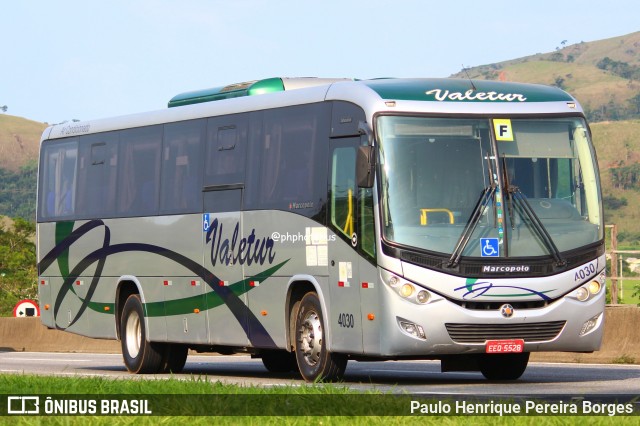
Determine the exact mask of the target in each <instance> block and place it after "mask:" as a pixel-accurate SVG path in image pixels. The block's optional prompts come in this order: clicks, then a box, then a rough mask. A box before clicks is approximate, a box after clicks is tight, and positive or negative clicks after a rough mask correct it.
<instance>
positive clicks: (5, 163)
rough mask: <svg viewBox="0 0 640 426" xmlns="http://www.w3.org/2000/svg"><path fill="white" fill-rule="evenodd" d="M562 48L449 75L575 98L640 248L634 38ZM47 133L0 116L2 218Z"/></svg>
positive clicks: (626, 231) (618, 215)
mask: <svg viewBox="0 0 640 426" xmlns="http://www.w3.org/2000/svg"><path fill="white" fill-rule="evenodd" d="M561 47H562V48H559V49H557V50H556V51H554V52H549V53H539V54H536V55H532V56H527V57H524V58H519V59H514V60H510V61H505V62H500V63H497V64H488V65H482V66H479V67H474V68H470V69H468V70H466V73H464V72H461V73H458V74H456V75H455V77H461V78H466V75H467V74H468V75H469V77H471V78H474V79H493V80H506V81H520V82H530V83H540V84H548V85H556V86H560V87H562V88H563V89H565V90H567V91H568V92H569V93H571V94H572V95H574V96H575V97H576V98H577V99H578V100H579V101H580V103H581V104H582V106H583V107H584V108H585V111H586V112H587V115H588V117H589V119H590V121H591V129H592V132H593V139H594V144H595V146H596V151H597V153H598V159H599V164H600V175H601V179H602V189H603V194H604V196H605V220H606V222H607V223H616V224H618V226H619V236H620V238H621V239H622V240H623V241H625V242H626V243H627V244H635V245H640V212H638V208H637V207H638V206H640V32H636V33H632V34H628V35H625V36H621V37H615V38H611V39H606V40H599V41H594V42H588V43H585V42H580V43H577V44H572V45H567V46H561ZM623 119H626V120H623ZM45 127H46V124H44V123H38V122H35V121H30V120H27V119H24V118H20V117H14V116H11V115H7V114H0V215H2V214H4V215H7V216H22V217H24V218H27V219H30V220H33V218H34V211H35V182H36V171H35V170H36V162H37V155H38V144H39V140H40V136H41V134H42V131H43V130H44V129H45Z"/></svg>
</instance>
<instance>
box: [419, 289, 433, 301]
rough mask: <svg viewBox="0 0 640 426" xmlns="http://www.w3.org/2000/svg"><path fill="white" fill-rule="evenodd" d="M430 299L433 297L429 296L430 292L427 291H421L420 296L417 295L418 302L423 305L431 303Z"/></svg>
mask: <svg viewBox="0 0 640 426" xmlns="http://www.w3.org/2000/svg"><path fill="white" fill-rule="evenodd" d="M430 298H431V296H430V295H429V292H428V291H425V290H420V291H419V292H418V294H417V295H416V300H417V301H418V302H419V303H422V304H425V303H427V302H428V301H429V299H430Z"/></svg>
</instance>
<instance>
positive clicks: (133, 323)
mask: <svg viewBox="0 0 640 426" xmlns="http://www.w3.org/2000/svg"><path fill="white" fill-rule="evenodd" d="M120 336H121V344H122V357H123V358H124V365H125V366H126V367H127V370H129V372H131V373H141V374H143V373H158V372H159V371H160V370H161V369H162V367H163V365H162V364H163V356H162V355H163V354H162V350H161V349H162V348H161V345H159V344H154V343H151V342H148V341H147V338H148V336H147V328H146V326H145V322H144V308H143V306H142V302H141V301H140V296H139V295H137V294H132V295H131V296H129V297H128V298H127V301H126V302H125V304H124V307H123V309H122V317H121V319H120Z"/></svg>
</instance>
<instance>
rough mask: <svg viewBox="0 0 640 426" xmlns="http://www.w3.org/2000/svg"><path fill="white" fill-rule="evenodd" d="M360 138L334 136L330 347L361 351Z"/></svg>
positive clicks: (329, 312) (330, 172) (353, 351)
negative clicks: (357, 158) (359, 252)
mask: <svg viewBox="0 0 640 426" xmlns="http://www.w3.org/2000/svg"><path fill="white" fill-rule="evenodd" d="M359 144H360V139H359V138H342V139H332V140H331V150H330V152H331V156H330V169H329V195H330V199H329V218H328V219H329V220H328V222H329V226H330V228H331V230H332V231H333V233H334V234H335V235H331V236H330V238H329V295H330V301H329V300H327V301H326V307H327V313H326V315H327V320H326V322H327V326H328V327H329V329H330V339H331V350H332V351H334V352H350V353H359V352H362V316H361V312H360V286H361V282H360V276H359V275H360V273H359V272H360V255H359V254H358V252H357V251H356V250H357V247H358V244H359V241H358V239H359V235H358V232H357V226H358V224H357V218H358V214H357V202H356V200H357V191H358V187H357V185H356V152H357V148H358V145H359Z"/></svg>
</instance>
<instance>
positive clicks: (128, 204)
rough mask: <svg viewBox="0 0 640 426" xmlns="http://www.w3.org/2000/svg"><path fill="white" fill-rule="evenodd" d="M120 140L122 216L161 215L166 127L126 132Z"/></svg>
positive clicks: (119, 186) (119, 198)
mask: <svg viewBox="0 0 640 426" xmlns="http://www.w3.org/2000/svg"><path fill="white" fill-rule="evenodd" d="M120 138H121V140H122V143H121V148H120V153H121V155H120V163H121V164H119V167H120V169H119V173H118V179H119V184H118V189H119V193H118V213H119V214H121V215H123V216H147V215H153V214H157V212H158V198H159V195H160V158H161V155H160V154H161V151H162V126H149V127H142V128H138V129H130V130H125V131H123V132H121V133H120Z"/></svg>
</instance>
